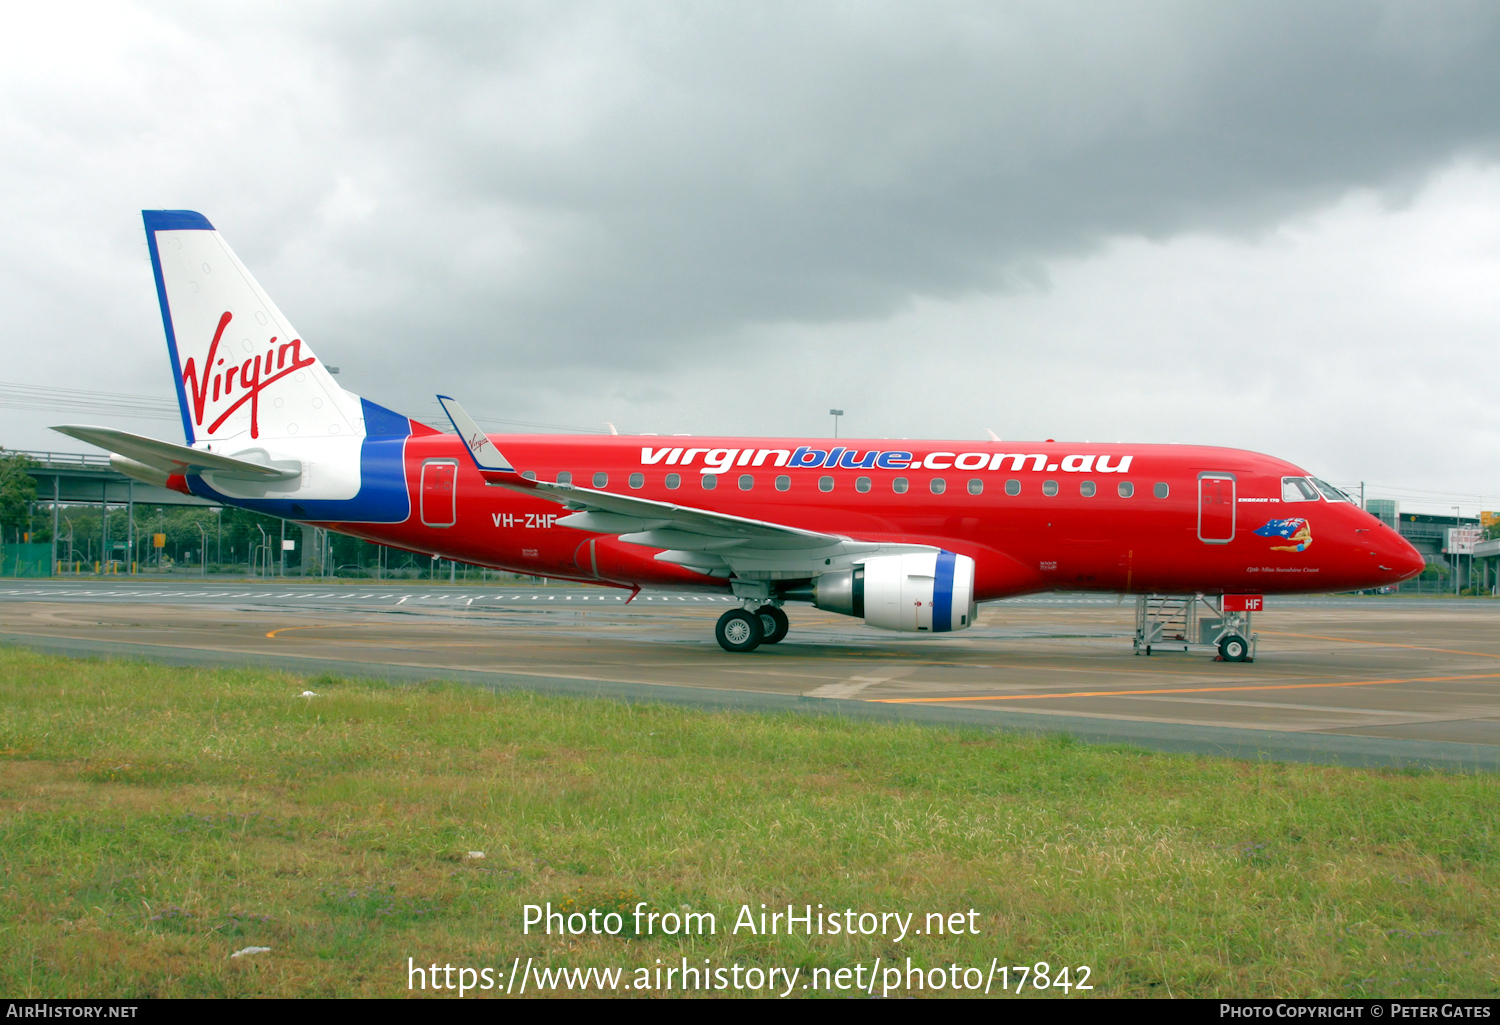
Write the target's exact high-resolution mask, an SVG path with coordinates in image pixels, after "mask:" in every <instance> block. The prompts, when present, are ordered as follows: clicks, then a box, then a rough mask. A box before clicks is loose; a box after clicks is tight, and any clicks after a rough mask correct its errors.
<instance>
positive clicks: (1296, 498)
mask: <svg viewBox="0 0 1500 1025" xmlns="http://www.w3.org/2000/svg"><path fill="white" fill-rule="evenodd" d="M1281 500H1282V501H1283V502H1316V501H1317V500H1318V489H1317V488H1315V487H1313V486H1312V482H1311V481H1309V480H1308V479H1307V478H1306V477H1283V478H1281Z"/></svg>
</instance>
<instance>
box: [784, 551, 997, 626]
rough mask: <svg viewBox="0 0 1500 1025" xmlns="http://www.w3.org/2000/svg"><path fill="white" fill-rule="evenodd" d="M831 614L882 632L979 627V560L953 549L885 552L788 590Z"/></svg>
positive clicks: (787, 595)
mask: <svg viewBox="0 0 1500 1025" xmlns="http://www.w3.org/2000/svg"><path fill="white" fill-rule="evenodd" d="M786 597H788V598H802V599H804V600H807V599H811V600H812V603H813V604H814V605H815V606H817V607H818V608H820V609H824V610H826V611H828V612H837V613H839V614H840V615H845V616H853V617H855V618H856V619H863V620H864V621H865V622H866V623H868V624H869V625H870V626H878V627H880V628H881V629H882V630H901V631H906V632H909V633H916V632H918V631H923V632H925V631H929V630H930V631H932V632H933V633H947V632H950V631H953V630H963V629H966V628H968V627H970V626H973V625H974V616H975V613H976V612H977V611H978V610H977V606H976V605H975V602H974V560H973V559H971V558H969V557H968V556H967V555H957V554H955V553H953V552H936V553H919V554H913V555H882V556H879V557H877V558H874V559H868V560H866V561H865V563H864V564H863V565H861V566H856V567H854V568H853V569H851V570H841V571H840V572H837V573H824V574H822V575H821V576H819V577H818V578H817V579H815V580H814V581H813V582H812V586H811V587H808V588H802V589H799V590H797V591H788V592H786Z"/></svg>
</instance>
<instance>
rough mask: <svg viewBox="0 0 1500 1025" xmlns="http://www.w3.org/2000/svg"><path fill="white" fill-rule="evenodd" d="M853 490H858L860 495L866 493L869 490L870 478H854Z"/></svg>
mask: <svg viewBox="0 0 1500 1025" xmlns="http://www.w3.org/2000/svg"><path fill="white" fill-rule="evenodd" d="M854 490H855V491H858V492H859V493H860V494H861V495H863V494H866V493H867V492H868V491H869V490H870V478H868V477H860V478H858V479H856V480H855V482H854Z"/></svg>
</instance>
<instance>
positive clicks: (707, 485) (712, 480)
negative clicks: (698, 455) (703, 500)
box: [702, 473, 719, 491]
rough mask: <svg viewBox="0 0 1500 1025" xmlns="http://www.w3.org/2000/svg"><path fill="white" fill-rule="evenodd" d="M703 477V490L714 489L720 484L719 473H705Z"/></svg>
mask: <svg viewBox="0 0 1500 1025" xmlns="http://www.w3.org/2000/svg"><path fill="white" fill-rule="evenodd" d="M702 479H703V490H704V491H712V490H713V489H714V488H716V487H718V486H719V476H718V474H714V473H705V474H704V475H703V478H702Z"/></svg>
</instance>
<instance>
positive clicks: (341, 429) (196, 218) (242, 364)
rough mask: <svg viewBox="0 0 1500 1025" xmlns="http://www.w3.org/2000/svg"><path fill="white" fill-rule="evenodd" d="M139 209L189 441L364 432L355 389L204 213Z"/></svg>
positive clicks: (239, 440) (183, 421)
mask: <svg viewBox="0 0 1500 1025" xmlns="http://www.w3.org/2000/svg"><path fill="white" fill-rule="evenodd" d="M141 215H142V218H143V219H144V221H145V224H146V239H147V243H148V246H149V248H150V251H151V267H152V270H153V271H154V272H155V275H156V296H157V299H158V301H159V302H160V303H161V316H162V324H163V326H164V327H165V328H166V332H167V348H168V349H169V351H170V352H171V356H172V373H173V376H174V378H175V383H176V387H177V401H178V404H179V406H180V407H181V410H182V427H183V432H184V433H185V434H186V436H187V440H188V442H189V444H195V443H201V442H210V443H217V442H221V441H224V442H230V443H231V444H234V443H244V442H248V441H250V440H252V439H255V440H259V439H267V438H292V437H301V438H307V437H314V438H316V437H328V436H331V435H345V436H348V435H354V436H360V435H363V434H364V433H365V430H364V416H363V410H362V407H361V404H360V400H359V397H358V396H356V395H352V394H350V393H349V392H346V391H344V390H343V389H342V388H340V387H339V385H338V383H337V382H336V381H334V379H333V376H332V375H331V374H330V373H329V372H328V369H327V368H326V367H325V366H323V364H322V363H321V362H320V361H319V360H318V358H317V357H316V356H315V355H313V352H312V349H311V348H310V347H309V346H308V344H307V343H306V342H305V341H303V340H302V337H301V336H300V335H299V334H298V333H297V331H296V329H295V328H293V327H292V325H291V323H290V322H289V321H288V320H287V318H286V316H285V315H284V314H282V312H281V311H280V310H279V309H277V308H276V304H275V303H273V302H272V301H271V299H270V297H269V296H267V295H266V293H265V291H264V290H263V289H262V288H261V287H260V285H259V284H258V283H257V282H256V280H255V278H254V277H252V276H251V274H250V272H249V271H248V270H246V269H245V266H244V264H242V263H240V261H239V259H238V258H237V257H236V256H235V255H234V252H233V251H232V250H231V249H230V248H229V246H228V244H227V243H226V242H225V241H224V240H223V238H221V237H220V235H219V233H218V232H217V231H215V230H214V226H213V225H212V224H210V223H209V222H208V219H207V218H206V217H204V216H203V215H202V214H199V213H195V212H193V211H191V210H143V211H141ZM212 447H214V448H215V449H217V448H218V446H217V444H215V445H213V446H212Z"/></svg>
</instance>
